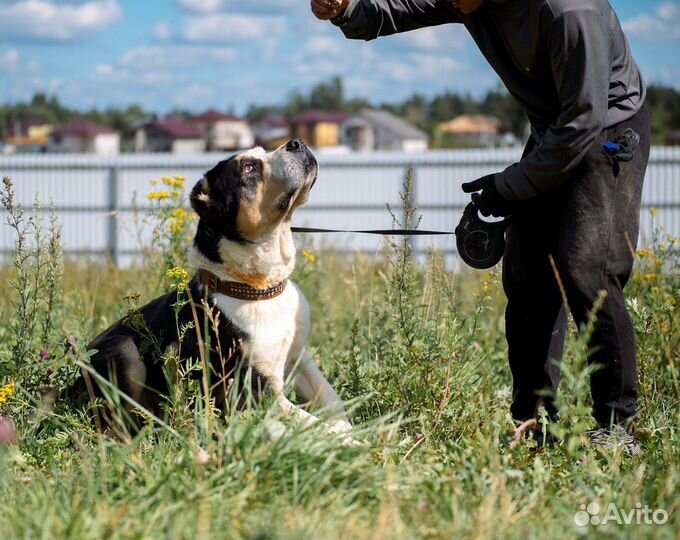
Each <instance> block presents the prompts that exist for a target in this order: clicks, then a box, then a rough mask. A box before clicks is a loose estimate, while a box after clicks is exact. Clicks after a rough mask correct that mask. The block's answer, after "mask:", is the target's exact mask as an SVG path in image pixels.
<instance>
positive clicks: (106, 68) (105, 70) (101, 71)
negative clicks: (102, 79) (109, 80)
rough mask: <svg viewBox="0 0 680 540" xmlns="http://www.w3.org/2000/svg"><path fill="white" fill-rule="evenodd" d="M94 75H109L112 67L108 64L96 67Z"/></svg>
mask: <svg viewBox="0 0 680 540" xmlns="http://www.w3.org/2000/svg"><path fill="white" fill-rule="evenodd" d="M95 73H96V74H97V75H111V74H112V73H113V66H110V65H109V64H101V65H99V66H97V69H96V70H95Z"/></svg>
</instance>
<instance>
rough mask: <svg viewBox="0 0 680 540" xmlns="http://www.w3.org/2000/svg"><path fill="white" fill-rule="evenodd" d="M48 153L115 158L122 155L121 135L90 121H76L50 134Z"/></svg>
mask: <svg viewBox="0 0 680 540" xmlns="http://www.w3.org/2000/svg"><path fill="white" fill-rule="evenodd" d="M47 151H48V152H66V153H84V154H97V155H100V156H113V155H117V154H119V153H120V135H119V134H118V133H117V132H115V131H114V130H112V129H111V128H108V127H105V126H101V125H99V124H96V123H95V122H91V121H90V120H75V121H73V122H69V123H67V124H64V125H62V126H59V127H57V128H55V129H54V130H53V131H52V132H51V133H50V135H49V140H48V143H47Z"/></svg>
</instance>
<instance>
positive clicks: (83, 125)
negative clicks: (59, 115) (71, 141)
mask: <svg viewBox="0 0 680 540" xmlns="http://www.w3.org/2000/svg"><path fill="white" fill-rule="evenodd" d="M101 133H116V132H115V131H114V130H113V129H111V128H108V127H106V126H102V125H99V124H97V123H95V122H92V121H91V120H74V121H73V122H68V123H66V124H63V125H61V126H59V127H57V128H55V129H54V131H52V135H72V136H75V137H94V136H95V135H99V134H101Z"/></svg>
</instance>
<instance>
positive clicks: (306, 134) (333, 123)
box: [288, 111, 349, 148]
mask: <svg viewBox="0 0 680 540" xmlns="http://www.w3.org/2000/svg"><path fill="white" fill-rule="evenodd" d="M347 118H349V114H347V113H344V112H322V111H306V112H303V113H301V114H298V115H297V116H293V117H292V118H290V119H289V121H288V124H289V126H290V137H291V138H293V139H297V138H299V139H302V140H303V141H305V142H306V143H307V144H308V145H309V146H313V147H315V148H323V147H331V146H338V145H340V143H341V141H340V126H341V124H342V123H343V122H345V120H347Z"/></svg>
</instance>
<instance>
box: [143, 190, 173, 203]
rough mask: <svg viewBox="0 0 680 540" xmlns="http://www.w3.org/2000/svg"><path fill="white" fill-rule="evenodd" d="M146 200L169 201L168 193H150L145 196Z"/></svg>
mask: <svg viewBox="0 0 680 540" xmlns="http://www.w3.org/2000/svg"><path fill="white" fill-rule="evenodd" d="M146 198H147V199H149V200H152V201H153V200H154V199H157V200H159V201H161V200H163V199H169V198H170V193H168V192H167V191H152V192H151V193H147V194H146Z"/></svg>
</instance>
